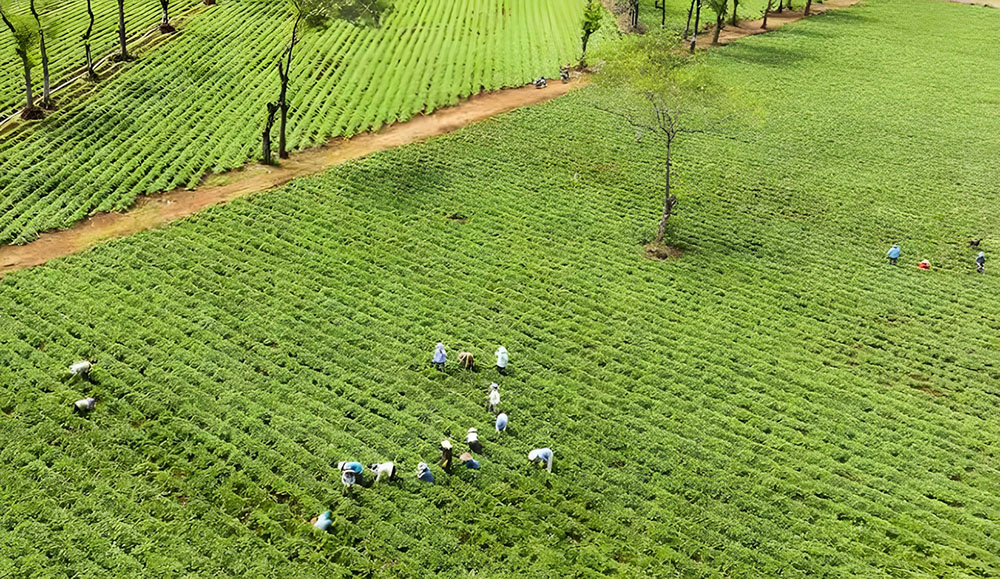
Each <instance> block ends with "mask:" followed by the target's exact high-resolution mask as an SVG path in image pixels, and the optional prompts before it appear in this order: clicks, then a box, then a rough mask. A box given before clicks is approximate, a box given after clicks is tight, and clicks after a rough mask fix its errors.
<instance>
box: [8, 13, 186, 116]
mask: <svg viewBox="0 0 1000 579" xmlns="http://www.w3.org/2000/svg"><path fill="white" fill-rule="evenodd" d="M91 4H92V6H93V9H94V29H93V31H92V36H91V50H92V51H93V54H94V61H95V62H96V61H97V60H98V59H100V58H102V57H104V56H106V55H108V54H111V53H112V52H116V51H117V50H118V4H117V2H115V1H114V0H92V2H91ZM196 4H197V2H196V0H173V1H172V2H171V3H170V14H171V18H173V17H174V16H179V15H181V14H183V13H185V12H188V11H190V10H191V8H192V7H194V6H195V5H196ZM28 6H29V2H28V0H13V1H9V2H8V1H5V2H4V3H3V7H4V9H5V10H6V11H7V13H8V15H12V16H13V17H14V19H15V22H16V21H17V19H29V21H30V19H31V12H30V10H29V7H28ZM35 6H36V8H37V10H38V13H39V16H40V17H41V19H42V26H43V28H44V29H45V44H46V48H47V52H48V55H49V72H50V74H51V76H52V86H53V87H55V86H57V85H58V84H59V82H60V81H62V80H66V79H67V78H69V77H70V76H71V74H72V73H73V72H74V71H78V70H79V69H82V68H83V67H84V66H85V65H86V59H85V58H84V50H83V41H82V40H81V37H82V36H83V33H84V32H86V31H87V25H88V24H89V23H90V19H89V18H88V17H87V3H86V2H85V1H80V0H47V1H44V2H43V1H42V0H36V2H35ZM32 22H33V21H32ZM159 23H160V3H159V2H125V30H126V31H127V33H128V35H127V38H128V39H129V40H130V41H131V40H133V39H135V38H138V37H140V36H142V35H144V34H146V33H147V32H149V31H150V30H151V29H154V28H156V26H157V25H158V24H159ZM37 52H38V49H37V45H36V48H35V49H34V50H33V51H32V56H33V60H34V62H33V65H34V67H33V70H32V73H31V75H32V77H31V78H32V81H33V85H34V87H35V91H36V92H35V94H36V96H37V98H41V94H42V67H41V59H40V57H39V56H38V54H37ZM53 98H55V99H56V100H57V101H58V100H59V94H55V95H53ZM23 106H24V73H23V70H22V68H21V61H20V59H19V58H18V57H17V55H16V54H15V53H14V41H13V38H12V37H11V35H10V33H9V31H8V30H7V28H6V27H4V28H0V114H2V115H3V116H4V117H6V116H8V115H10V114H12V113H13V112H16V111H17V110H18V109H19V108H21V107H23Z"/></svg>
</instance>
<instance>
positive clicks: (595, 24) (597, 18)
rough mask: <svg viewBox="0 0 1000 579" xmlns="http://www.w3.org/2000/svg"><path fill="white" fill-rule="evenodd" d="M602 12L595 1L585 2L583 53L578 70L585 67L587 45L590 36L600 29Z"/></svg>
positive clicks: (599, 5)
mask: <svg viewBox="0 0 1000 579" xmlns="http://www.w3.org/2000/svg"><path fill="white" fill-rule="evenodd" d="M603 18H604V10H603V9H602V8H601V3H600V2H598V1H597V0H587V8H586V9H585V10H584V11H583V37H582V40H583V51H582V52H581V53H580V68H585V67H586V66H587V43H588V42H590V35H591V34H593V33H595V32H597V31H598V30H600V29H601V20H602V19H603Z"/></svg>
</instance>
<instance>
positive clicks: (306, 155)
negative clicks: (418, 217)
mask: <svg viewBox="0 0 1000 579" xmlns="http://www.w3.org/2000/svg"><path fill="white" fill-rule="evenodd" d="M858 1H859V0H826V1H825V2H823V3H822V4H819V3H816V2H814V3H813V5H812V10H811V13H812V14H821V13H823V12H826V11H828V10H834V9H837V8H846V7H848V6H851V5H853V4H856V3H857V2H858ZM952 1H957V2H958V1H960V2H968V3H974V2H973V0H952ZM804 17H805V16H804V15H803V14H802V11H801V10H799V11H788V10H786V11H784V12H783V13H781V14H771V15H769V16H768V20H767V29H766V30H765V29H762V28H761V27H760V25H761V20H751V21H741V22H739V25H738V26H736V27H731V26H727V27H725V28H723V30H722V32H721V33H720V35H719V44H727V43H729V42H732V41H734V40H737V39H739V38H743V37H745V36H750V35H753V34H760V33H762V32H767V31H769V30H774V29H775V28H779V27H781V26H783V25H784V24H787V23H788V22H794V21H796V20H801V19H802V18H804ZM711 32H712V29H711V28H710V29H709V30H708V32H707V34H708V35H709V36H708V38H711ZM702 38H704V36H702ZM701 46H703V47H705V46H710V45H707V44H702V45H701ZM586 83H587V79H586V77H584V78H577V79H574V80H573V81H572V82H570V83H569V84H562V83H552V84H550V85H549V87H548V88H545V89H541V90H540V89H536V88H535V87H534V86H532V85H528V86H525V87H520V88H513V89H504V90H499V91H495V92H489V93H481V94H478V95H475V96H473V97H470V98H469V99H467V100H465V101H463V102H462V103H460V104H458V105H455V106H453V107H448V108H443V109H439V110H437V111H436V112H434V113H432V114H430V115H421V116H418V117H414V118H413V119H411V120H409V121H407V122H405V123H396V124H393V125H390V126H388V127H386V128H384V129H382V130H380V131H378V132H376V133H364V134H361V135H358V136H356V137H353V138H351V139H342V138H336V139H331V140H330V141H329V142H328V143H327V144H326V145H324V146H322V147H318V148H314V149H309V150H307V151H303V152H301V153H295V154H293V155H292V157H291V158H290V159H286V160H284V161H283V162H282V164H281V166H280V167H267V166H263V165H248V166H246V167H243V168H241V169H236V170H233V171H229V172H226V173H223V174H220V175H213V176H208V177H206V179H205V180H204V181H203V183H205V184H204V185H202V186H200V187H198V188H196V189H195V190H193V191H189V190H185V189H175V190H173V191H168V192H165V193H158V194H154V195H147V196H144V197H140V198H139V200H138V201H137V202H136V204H135V206H133V207H132V208H131V209H129V210H128V211H127V212H125V213H101V214H97V215H94V216H92V217H88V218H86V219H84V220H83V221H80V222H78V223H76V224H75V225H73V226H72V227H70V228H69V229H65V230H62V231H54V232H48V233H43V234H41V235H40V236H39V238H38V239H37V240H35V241H32V242H31V243H28V244H25V245H3V246H0V277H3V276H4V275H5V274H7V273H10V272H12V271H16V270H19V269H24V268H28V267H33V266H36V265H41V264H43V263H46V262H47V261H49V260H51V259H56V258H59V257H65V256H67V255H71V254H74V253H78V252H80V251H83V250H84V249H87V248H90V247H93V246H95V245H98V244H99V243H102V242H104V241H107V240H109V239H114V238H117V237H125V236H128V235H132V234H134V233H138V232H140V231H144V230H146V229H152V228H154V227H159V226H161V225H166V224H168V223H170V222H172V221H175V220H177V219H181V218H184V217H188V216H190V215H193V214H194V213H197V212H198V211H201V210H202V209H204V208H206V207H209V206H211V205H218V204H222V203H226V202H228V201H231V200H233V199H236V198H238V197H243V196H245V195H250V194H252V193H258V192H261V191H267V190H270V189H274V188H276V187H280V186H281V185H284V184H285V183H288V182H289V181H291V180H292V179H296V178H298V177H305V176H308V175H314V174H317V173H321V172H323V171H325V170H327V169H329V168H330V167H333V166H335V165H340V164H342V163H346V162H347V161H351V160H353V159H357V158H360V157H364V156H365V155H369V154H371V153H375V152H378V151H384V150H387V149H392V148H395V147H399V146H402V145H407V144H410V143H415V142H419V141H422V140H425V139H428V138H430V137H434V136H438V135H444V134H446V133H450V132H453V131H455V130H458V129H460V128H462V127H465V126H468V125H471V124H473V123H476V122H479V121H482V120H485V119H487V118H489V117H492V116H495V115H499V114H502V113H505V112H508V111H511V110H514V109H517V108H520V107H524V106H529V105H534V104H538V103H541V102H544V101H547V100H552V99H554V98H556V97H559V96H562V95H564V94H566V93H567V92H569V91H570V90H573V89H574V88H576V87H579V86H582V85H584V84H586ZM212 183H221V184H218V185H212Z"/></svg>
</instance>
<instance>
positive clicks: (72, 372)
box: [69, 360, 94, 380]
mask: <svg viewBox="0 0 1000 579" xmlns="http://www.w3.org/2000/svg"><path fill="white" fill-rule="evenodd" d="M93 367H94V366H93V364H91V363H90V362H89V361H87V360H80V361H79V362H75V363H73V364H70V367H69V377H70V378H71V379H72V378H76V377H77V376H79V377H80V378H82V379H84V380H88V379H89V378H90V371H91V370H92V369H93Z"/></svg>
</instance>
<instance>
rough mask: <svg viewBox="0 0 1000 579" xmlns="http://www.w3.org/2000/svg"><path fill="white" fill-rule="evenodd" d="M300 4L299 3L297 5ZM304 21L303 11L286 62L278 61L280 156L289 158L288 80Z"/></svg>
mask: <svg viewBox="0 0 1000 579" xmlns="http://www.w3.org/2000/svg"><path fill="white" fill-rule="evenodd" d="M296 6H298V5H296ZM301 21H302V12H298V13H297V14H296V15H295V23H294V24H292V40H291V42H289V43H288V50H287V51H286V52H285V54H284V57H285V62H284V63H282V62H281V60H279V61H278V75H279V77H280V78H281V94H280V95H279V96H278V107H279V110H280V112H281V117H280V124H279V125H278V157H280V158H282V159H287V158H288V151H287V149H286V139H285V135H286V132H285V129H286V127H287V123H288V80H289V78H290V77H291V75H292V49H293V48H295V43H296V42H298V32H299V23H300V22H301Z"/></svg>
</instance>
